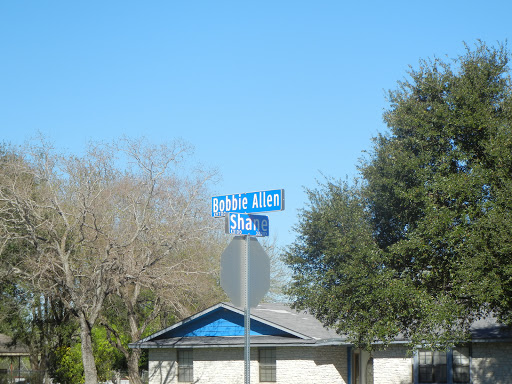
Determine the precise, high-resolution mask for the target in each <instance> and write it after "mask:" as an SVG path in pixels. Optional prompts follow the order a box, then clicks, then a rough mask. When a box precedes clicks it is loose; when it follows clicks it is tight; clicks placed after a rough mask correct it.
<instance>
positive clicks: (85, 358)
mask: <svg viewBox="0 0 512 384" xmlns="http://www.w3.org/2000/svg"><path fill="white" fill-rule="evenodd" d="M79 320H80V337H81V339H82V363H83V365H84V375H85V384H98V371H97V370H96V364H95V362H94V354H93V352H92V332H91V327H90V324H89V322H88V321H87V319H86V318H85V314H84V313H83V312H80V316H79Z"/></svg>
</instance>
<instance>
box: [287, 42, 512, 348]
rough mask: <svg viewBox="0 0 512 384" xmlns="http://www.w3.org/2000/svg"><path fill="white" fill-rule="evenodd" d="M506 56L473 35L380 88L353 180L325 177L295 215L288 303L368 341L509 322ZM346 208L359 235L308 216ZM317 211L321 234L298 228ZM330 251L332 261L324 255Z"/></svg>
mask: <svg viewBox="0 0 512 384" xmlns="http://www.w3.org/2000/svg"><path fill="white" fill-rule="evenodd" d="M509 58H510V57H509V53H508V51H507V49H506V47H505V46H503V45H501V46H499V47H497V48H494V47H488V46H486V45H485V44H484V43H482V42H479V43H478V44H477V46H476V48H475V49H474V50H472V49H470V48H469V47H466V53H465V54H464V55H462V56H459V57H458V58H456V59H455V60H453V62H451V63H447V62H444V61H442V60H439V59H434V60H425V61H421V62H420V66H419V69H417V70H414V69H411V70H410V72H409V79H408V80H406V81H403V82H400V83H399V87H398V89H397V90H395V91H392V92H390V94H389V100H390V103H391V108H390V109H389V110H388V111H387V112H386V113H385V114H384V120H385V122H386V123H387V125H388V127H389V132H388V133H387V134H381V135H379V136H378V137H377V138H375V141H374V148H373V151H372V152H371V153H369V156H368V158H367V159H366V161H364V162H363V163H362V164H361V165H360V172H361V176H362V183H361V186H360V187H350V188H349V187H347V186H345V187H342V186H343V184H342V183H341V184H340V183H334V182H329V183H328V184H327V186H324V187H323V189H321V190H319V191H316V192H315V193H313V194H311V195H310V201H311V202H312V204H311V207H310V209H306V210H304V211H303V213H302V215H301V221H300V223H299V226H298V228H297V229H298V232H299V234H300V236H299V238H298V239H297V241H296V243H295V244H294V246H292V247H291V248H290V250H289V252H288V253H287V260H288V262H289V264H290V265H291V266H292V268H293V269H294V271H295V276H294V282H293V283H292V285H291V286H290V290H289V293H291V294H292V295H294V296H295V297H296V298H297V305H298V306H300V307H310V308H311V309H312V310H313V311H314V312H315V313H316V314H317V315H318V316H319V318H320V319H321V320H323V321H324V322H325V323H326V324H328V325H333V324H335V325H336V326H337V328H338V330H339V331H340V332H348V333H349V334H350V335H351V336H352V338H353V339H354V340H355V341H356V342H358V343H359V344H361V345H364V346H366V347H369V345H370V344H371V342H372V341H377V340H381V341H389V340H390V339H391V338H393V337H396V336H397V335H398V334H403V335H405V336H408V337H409V338H410V339H411V340H412V342H413V343H415V344H429V345H438V346H446V345H449V344H450V343H453V342H454V341H456V340H461V339H463V338H464V337H465V336H467V331H468V327H469V325H470V323H471V322H472V321H473V320H474V319H475V318H478V317H481V316H486V315H489V314H494V315H496V316H498V317H499V319H500V320H501V321H502V322H506V323H512V299H511V298H512V236H511V235H512V94H511V90H512V83H511V80H510V72H509V68H508V61H509ZM336 187H337V188H338V190H337V191H336V193H334V192H333V191H334V190H335V189H334V188H336ZM337 201H341V202H342V204H341V205H340V206H339V207H338V208H336V202H337ZM319 202H321V204H320V205H319ZM335 209H337V210H336V211H332V210H335ZM347 209H350V210H351V211H353V212H358V215H359V217H361V220H360V221H361V223H362V224H357V229H354V230H356V231H359V232H362V234H361V235H358V236H353V235H352V236H351V237H350V235H349V234H348V233H347V232H346V229H344V228H346V225H348V223H344V224H345V226H340V225H338V226H337V225H335V224H336V221H335V222H334V224H333V222H330V221H322V220H319V219H318V217H321V218H325V217H326V215H327V214H329V216H330V217H337V220H338V221H339V222H346V221H347V220H352V219H350V215H347ZM316 211H318V212H317V213H316V216H315V215H313V213H314V212H316ZM331 211H332V212H331ZM317 216H318V217H317ZM315 221H316V223H314V225H317V226H319V227H323V230H324V231H327V233H329V237H328V238H329V239H331V240H329V243H328V244H325V242H326V238H325V235H324V234H322V233H321V232H318V235H319V238H320V240H321V241H318V239H317V238H315V237H311V235H310V234H309V233H308V232H307V231H308V228H310V227H311V226H312V225H313V223H312V222H315ZM356 223H357V222H352V225H355V224H356ZM340 244H345V245H346V247H345V248H343V249H342V251H343V252H341V251H339V250H338V249H337V248H338V247H339V245H340ZM310 249H314V250H315V252H310ZM301 250H302V251H303V252H300V251H301ZM328 253H332V256H331V258H333V259H334V260H336V262H337V263H339V261H340V260H341V264H339V265H338V264H336V263H332V261H330V262H329V263H326V261H325V257H326V255H327V254H328ZM356 260H357V261H356ZM351 263H352V264H354V263H355V269H351V268H349V267H348V266H349V265H350V264H351ZM305 265H307V266H308V268H303V267H304V266H305ZM319 271H321V274H320V275H321V276H322V279H323V280H320V282H317V281H316V280H315V279H316V278H318V276H315V275H318V272H319ZM329 275H332V277H331V278H330V281H325V277H323V276H329ZM347 282H349V283H348V284H347ZM318 285H321V286H320V287H319V286H318ZM318 288H320V289H321V291H318ZM312 291H315V292H312ZM319 292H323V293H319ZM319 295H325V296H322V297H323V299H324V300H326V301H325V305H324V306H321V305H318V304H317V301H318V299H317V298H318V296H319ZM327 295H331V296H332V297H333V300H331V301H329V300H327V297H328V296H327ZM340 303H343V304H340ZM347 318H348V319H347ZM357 319H359V322H358V321H357Z"/></svg>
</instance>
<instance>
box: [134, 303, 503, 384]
mask: <svg viewBox="0 0 512 384" xmlns="http://www.w3.org/2000/svg"><path fill="white" fill-rule="evenodd" d="M250 334H251V364H250V373H251V383H269V382H275V383H281V384H299V383H314V384H324V383H325V384H337V383H339V384H364V383H374V384H423V383H468V384H469V383H472V384H484V383H489V384H490V383H493V384H505V383H508V384H510V383H512V332H511V331H510V330H509V329H505V328H504V327H502V326H500V325H498V324H497V323H496V322H495V321H493V320H489V319H488V320H482V321H480V322H478V323H475V324H474V326H473V328H472V342H471V343H470V344H468V345H461V346H459V347H457V348H454V349H452V350H449V351H446V352H444V351H443V352H440V351H426V350H419V351H417V352H415V353H414V354H412V355H411V354H410V353H408V349H407V341H406V340H396V342H395V343H393V344H392V345H391V346H390V347H389V348H387V349H385V350H379V351H376V352H372V353H371V354H370V353H368V352H366V351H360V350H357V349H355V348H354V347H353V346H352V345H351V344H350V343H349V342H348V340H347V339H346V338H345V337H343V336H340V335H338V334H337V333H336V332H334V331H333V330H331V329H326V328H324V327H323V326H322V324H321V323H320V322H319V321H318V320H316V319H315V318H314V317H313V316H312V315H310V314H309V313H307V312H305V311H296V310H293V309H291V308H290V307H288V306H286V305H282V304H261V305H258V306H257V307H256V308H252V309H251V333H250ZM130 347H131V348H147V349H148V350H149V383H150V384H171V383H173V384H174V383H210V384H230V383H233V384H234V383H243V382H244V312H243V309H241V308H238V307H235V306H233V305H231V304H227V303H220V304H217V305H215V306H213V307H210V308H208V309H206V310H204V311H202V312H199V313H197V314H195V315H193V316H191V317H189V318H187V319H185V320H183V321H182V322H180V323H177V324H175V325H173V326H171V327H168V328H166V329H163V330H161V331H159V332H157V333H155V334H153V335H151V336H149V337H146V338H145V339H142V340H140V341H137V342H135V343H132V344H130Z"/></svg>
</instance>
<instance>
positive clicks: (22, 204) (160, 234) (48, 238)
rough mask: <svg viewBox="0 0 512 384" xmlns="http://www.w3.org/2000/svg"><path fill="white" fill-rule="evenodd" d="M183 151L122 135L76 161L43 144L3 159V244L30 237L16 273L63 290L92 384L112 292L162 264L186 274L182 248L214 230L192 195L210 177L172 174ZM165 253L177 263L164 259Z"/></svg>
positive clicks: (46, 288)
mask: <svg viewBox="0 0 512 384" xmlns="http://www.w3.org/2000/svg"><path fill="white" fill-rule="evenodd" d="M189 153H190V148H189V147H188V146H187V145H186V144H184V143H181V142H175V143H173V144H172V145H170V146H159V147H154V146H153V147H152V146H150V145H148V144H147V143H145V142H144V141H142V142H141V141H130V140H123V141H122V142H121V144H120V145H119V146H107V145H91V146H90V147H89V149H88V151H87V153H86V154H85V155H84V156H82V157H80V158H79V157H75V156H69V155H68V156H62V155H59V154H57V153H56V151H55V150H54V149H53V148H52V147H51V145H49V144H47V143H44V142H43V143H42V145H38V146H27V147H25V148H23V151H20V152H19V153H18V156H12V157H6V158H4V159H2V162H3V163H2V166H1V167H0V185H1V186H2V187H1V188H0V209H1V211H0V217H1V218H0V233H1V235H2V239H1V240H2V242H1V244H4V243H7V242H8V241H12V240H22V241H24V242H26V244H27V245H28V247H27V248H29V249H31V250H32V252H31V253H30V254H27V257H25V258H24V259H23V263H22V265H20V266H19V273H20V275H23V276H24V277H25V278H26V279H28V280H30V281H31V282H32V284H34V286H36V287H37V288H38V289H39V290H41V291H42V292H46V293H47V294H48V295H49V296H59V297H60V298H61V299H62V301H63V302H64V303H65V305H66V306H67V307H68V308H69V309H70V310H71V312H72V313H73V315H74V316H76V318H77V319H78V322H79V324H80V335H81V341H82V361H83V365H84V373H85V383H86V384H96V383H97V371H96V367H95V363H94V357H93V352H92V351H93V349H92V338H91V330H92V327H93V326H94V324H95V323H96V321H97V320H98V317H99V316H100V313H101V310H102V309H103V307H104V303H105V299H106V298H107V297H108V295H109V294H111V293H113V292H116V293H119V294H120V293H121V292H123V290H127V291H128V292H133V293H136V292H138V291H140V289H141V288H143V287H148V288H150V287H151V286H150V285H149V284H148V283H147V282H148V281H149V280H151V279H156V278H158V279H160V281H162V282H163V281H170V275H169V274H167V275H164V274H163V273H164V271H172V272H176V273H174V275H173V276H176V275H177V273H179V271H180V268H181V266H183V268H182V269H181V271H182V272H187V273H190V271H191V268H192V266H190V265H188V264H187V263H186V257H187V253H186V252H185V253H184V252H181V253H180V251H181V250H182V249H185V248H186V247H185V244H187V245H188V244H189V243H190V242H191V241H192V239H194V236H195V237H196V238H197V236H199V233H200V231H207V230H208V229H209V228H211V224H210V222H209V221H208V220H206V219H205V218H204V216H203V215H202V212H201V211H200V209H202V207H200V204H198V203H197V202H198V201H199V200H200V196H203V195H202V194H203V193H204V190H205V187H206V183H207V182H208V181H209V180H211V178H212V176H213V175H212V174H201V175H199V176H197V177H195V178H188V177H185V178H182V177H183V176H185V175H186V174H185V173H183V172H182V173H181V174H180V173H179V172H178V171H176V169H177V168H176V167H177V166H178V165H179V164H180V162H181V161H182V160H183V159H184V158H185V156H186V155H187V154H189ZM198 199H199V200H198ZM193 219H194V220H193ZM199 224H201V225H202V227H200V226H199ZM170 255H172V256H175V255H179V256H180V257H182V259H183V260H181V261H179V262H169V261H166V260H167V258H168V257H169V256H170ZM176 260H177V259H176ZM150 271H158V273H159V274H161V276H160V277H159V276H158V273H157V274H151V273H150ZM162 285H164V284H162ZM121 297H125V298H126V297H130V295H124V296H121ZM136 297H137V294H135V295H132V296H131V298H132V300H137V299H136ZM124 302H125V304H127V305H130V301H129V300H128V299H127V300H124ZM130 321H131V320H130Z"/></svg>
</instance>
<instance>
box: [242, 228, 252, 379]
mask: <svg viewBox="0 0 512 384" xmlns="http://www.w3.org/2000/svg"><path fill="white" fill-rule="evenodd" d="M250 240H251V239H250V236H245V252H244V287H245V289H244V291H245V292H244V294H245V298H244V306H245V308H244V369H245V370H244V377H245V381H244V382H245V384H251V306H250V304H249V297H250V296H249V248H250V243H249V242H250Z"/></svg>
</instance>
